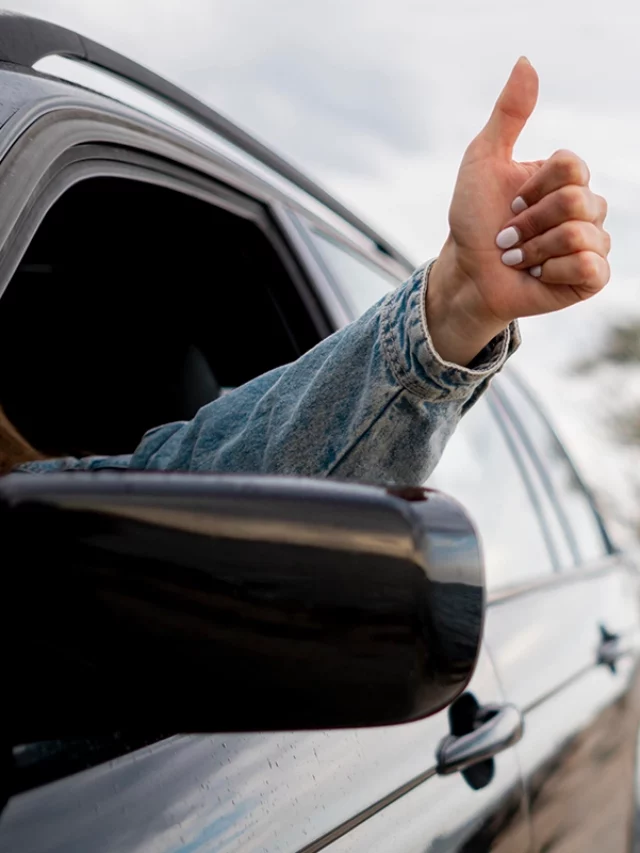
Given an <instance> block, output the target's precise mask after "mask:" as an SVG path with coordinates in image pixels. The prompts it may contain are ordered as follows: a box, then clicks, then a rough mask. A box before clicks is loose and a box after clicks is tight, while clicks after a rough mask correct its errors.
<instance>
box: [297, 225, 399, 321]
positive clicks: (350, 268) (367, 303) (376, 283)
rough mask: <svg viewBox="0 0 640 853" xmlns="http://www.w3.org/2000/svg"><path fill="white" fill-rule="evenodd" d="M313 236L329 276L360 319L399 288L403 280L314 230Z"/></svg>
mask: <svg viewBox="0 0 640 853" xmlns="http://www.w3.org/2000/svg"><path fill="white" fill-rule="evenodd" d="M311 233H312V235H313V239H314V242H315V244H316V246H317V247H318V250H319V251H320V255H321V256H322V259H323V261H324V262H325V264H326V265H327V267H328V268H329V272H330V273H331V275H332V276H333V278H334V279H335V281H336V282H337V283H338V285H339V286H340V289H341V292H342V293H343V295H344V296H345V297H346V299H347V300H348V302H349V304H350V306H351V308H352V309H353V311H354V312H355V314H356V316H360V314H363V313H364V312H365V311H366V310H367V309H368V308H370V307H371V306H372V305H374V304H375V303H376V302H378V300H379V299H382V297H383V296H385V295H386V294H387V293H388V292H389V291H390V290H393V288H394V287H397V286H398V284H399V283H400V280H399V279H397V278H394V277H393V276H392V275H390V274H389V273H386V272H384V270H381V269H380V268H379V267H376V266H374V264H371V263H369V262H368V261H367V260H366V259H365V258H364V257H363V256H362V255H359V254H358V253H357V252H354V251H351V249H349V248H348V247H347V246H346V245H345V244H344V243H338V242H337V241H335V240H332V239H331V238H330V237H327V236H326V235H325V234H321V233H320V232H319V231H316V230H312V232H311Z"/></svg>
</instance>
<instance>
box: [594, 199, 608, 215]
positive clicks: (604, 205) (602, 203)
mask: <svg viewBox="0 0 640 853" xmlns="http://www.w3.org/2000/svg"><path fill="white" fill-rule="evenodd" d="M596 203H597V207H598V215H599V217H600V218H601V219H602V220H603V221H604V219H605V218H606V216H607V213H608V212H609V204H608V202H607V200H606V198H605V197H604V196H601V195H597V196H596Z"/></svg>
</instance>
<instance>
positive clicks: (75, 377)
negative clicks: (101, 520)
mask: <svg viewBox="0 0 640 853" xmlns="http://www.w3.org/2000/svg"><path fill="white" fill-rule="evenodd" d="M317 340H318V333H317V331H316V330H315V329H314V328H313V325H312V322H311V320H310V319H309V317H308V313H307V312H306V311H305V309H304V307H303V303H302V299H301V296H300V293H299V291H298V290H297V289H296V286H295V285H294V283H293V282H292V280H291V276H290V275H289V273H288V272H287V271H286V269H285V267H284V265H283V263H282V261H281V259H280V256H279V254H278V252H277V251H276V250H275V248H274V247H273V245H272V243H271V241H270V240H269V238H268V237H267V236H266V234H265V233H264V231H263V230H262V229H261V228H260V227H259V225H258V224H256V223H255V222H254V221H252V220H251V219H248V218H247V219H245V218H242V217H240V216H237V215H234V214H232V213H229V212H228V211H226V210H224V209H222V208H219V207H216V206H214V205H212V204H208V203H206V202H204V201H201V200H198V199H196V198H193V197H191V196H187V195H183V194H181V193H178V192H176V191H173V190H169V189H164V188H161V187H158V186H155V185H151V184H147V183H142V182H137V181H132V180H125V179H120V178H106V177H100V178H92V179H89V180H85V181H83V182H81V183H79V184H76V185H75V186H74V187H73V188H71V189H70V190H69V191H67V192H66V193H65V194H64V195H63V196H62V197H61V198H60V199H59V200H58V201H57V202H56V203H55V204H54V206H53V207H52V208H51V209H50V210H49V211H48V213H47V214H46V216H45V217H44V219H43V221H42V223H41V225H40V227H39V229H38V231H37V233H36V234H35V236H34V238H33V240H32V241H31V243H30V245H29V246H28V248H27V251H26V253H25V254H24V256H23V258H22V261H21V263H20V266H19V267H18V269H17V271H16V272H15V274H14V276H13V278H12V280H11V282H10V284H9V286H8V288H7V289H6V291H5V293H4V294H3V296H2V310H1V311H0V359H1V363H2V365H3V369H2V372H1V373H0V406H2V408H3V409H4V412H5V413H6V415H7V417H8V418H9V420H10V421H11V422H12V423H13V425H14V426H15V427H16V429H17V430H18V431H19V432H20V433H21V434H22V435H23V436H24V437H25V438H26V439H27V441H28V442H30V443H31V444H32V445H33V446H34V447H35V448H37V449H38V450H40V451H41V452H43V453H44V454H47V455H74V456H82V455H87V454H118V453H126V452H131V451H132V450H133V449H134V448H135V446H136V445H137V443H138V441H139V439H140V437H141V436H142V434H143V433H144V432H145V431H146V430H147V429H150V428H151V427H153V426H156V425H158V424H161V423H167V422H171V421H176V420H186V419H189V418H191V417H193V416H194V415H195V413H196V412H197V411H198V409H199V408H200V407H201V406H203V405H204V404H206V403H208V402H210V401H211V400H213V399H215V398H216V396H217V395H218V394H219V393H220V389H221V388H228V387H235V386H237V385H240V384H242V383H244V382H246V381H248V380H249V379H251V378H253V377H254V376H257V375H259V374H261V373H264V372H265V371H267V370H270V369H271V368H274V367H276V366H278V365H281V364H284V363H287V362H289V361H291V360H293V359H295V358H296V357H297V356H298V355H299V354H300V353H302V352H303V351H305V350H306V349H308V348H309V347H311V346H313V345H314V344H315V343H316V342H317Z"/></svg>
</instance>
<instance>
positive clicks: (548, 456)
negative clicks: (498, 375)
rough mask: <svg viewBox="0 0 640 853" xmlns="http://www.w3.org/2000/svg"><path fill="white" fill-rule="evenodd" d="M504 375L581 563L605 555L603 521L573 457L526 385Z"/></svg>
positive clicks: (504, 386)
mask: <svg viewBox="0 0 640 853" xmlns="http://www.w3.org/2000/svg"><path fill="white" fill-rule="evenodd" d="M504 378H505V379H506V382H505V383H504V385H503V393H504V392H506V393H507V395H508V402H510V403H511V405H512V408H515V415H516V417H517V419H518V421H519V424H520V428H521V429H523V430H524V431H525V433H526V435H527V436H528V438H529V441H530V443H531V446H532V448H533V451H534V452H535V453H536V454H537V456H538V457H539V459H540V461H541V462H542V465H543V466H544V470H545V472H546V473H547V476H548V479H549V486H550V488H551V489H552V490H553V492H554V494H555V496H556V498H557V501H558V503H559V505H560V508H561V511H562V513H563V514H564V516H565V519H566V522H568V524H569V526H570V533H571V534H572V537H571V538H572V539H573V540H574V548H575V549H576V551H577V553H578V555H579V560H580V562H585V561H589V560H595V559H598V558H599V557H602V555H603V554H605V553H606V551H607V548H606V544H605V541H604V537H603V535H602V529H601V527H600V522H599V520H598V517H597V515H596V513H595V511H594V508H593V505H592V503H591V499H590V498H589V496H588V494H587V493H586V491H585V488H584V485H583V483H582V482H581V480H580V478H579V476H578V475H577V473H576V470H575V468H574V467H573V464H572V463H571V460H570V459H569V457H568V456H567V453H566V451H565V450H564V448H563V446H562V444H561V443H560V441H559V439H558V438H557V436H556V435H555V434H554V432H553V430H552V429H551V427H550V426H549V424H548V423H547V421H546V419H545V417H544V415H543V414H542V412H541V411H540V409H539V407H538V406H537V405H536V404H535V402H534V400H533V398H532V397H531V396H530V395H529V393H528V392H527V391H526V390H525V388H524V387H523V386H522V385H521V384H520V382H519V381H516V380H515V379H514V378H513V377H509V376H505V377H504Z"/></svg>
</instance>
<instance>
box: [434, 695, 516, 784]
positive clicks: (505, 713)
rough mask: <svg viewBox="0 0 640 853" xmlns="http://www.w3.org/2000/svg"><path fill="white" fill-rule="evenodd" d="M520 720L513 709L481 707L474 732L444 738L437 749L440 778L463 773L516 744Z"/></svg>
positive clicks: (508, 706)
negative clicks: (462, 771)
mask: <svg viewBox="0 0 640 853" xmlns="http://www.w3.org/2000/svg"><path fill="white" fill-rule="evenodd" d="M523 732H524V720H523V717H522V714H521V713H520V711H519V710H518V709H517V708H516V707H515V706H514V705H485V706H484V707H483V708H481V709H480V711H479V712H478V716H477V724H476V728H475V729H474V730H473V731H472V732H469V733H468V734H466V735H460V736H456V735H448V736H447V737H446V738H444V740H443V741H442V743H441V744H440V746H439V748H438V766H437V772H438V773H440V774H441V775H443V776H446V775H448V774H450V773H458V772H460V771H461V770H466V769H467V768H468V767H471V766H472V765H474V764H477V763H478V762H480V761H486V760H487V759H488V758H493V756H494V755H497V754H498V753H499V752H502V751H503V750H505V749H508V748H509V747H510V746H513V745H514V744H515V743H518V741H519V740H520V738H521V737H522V734H523Z"/></svg>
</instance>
